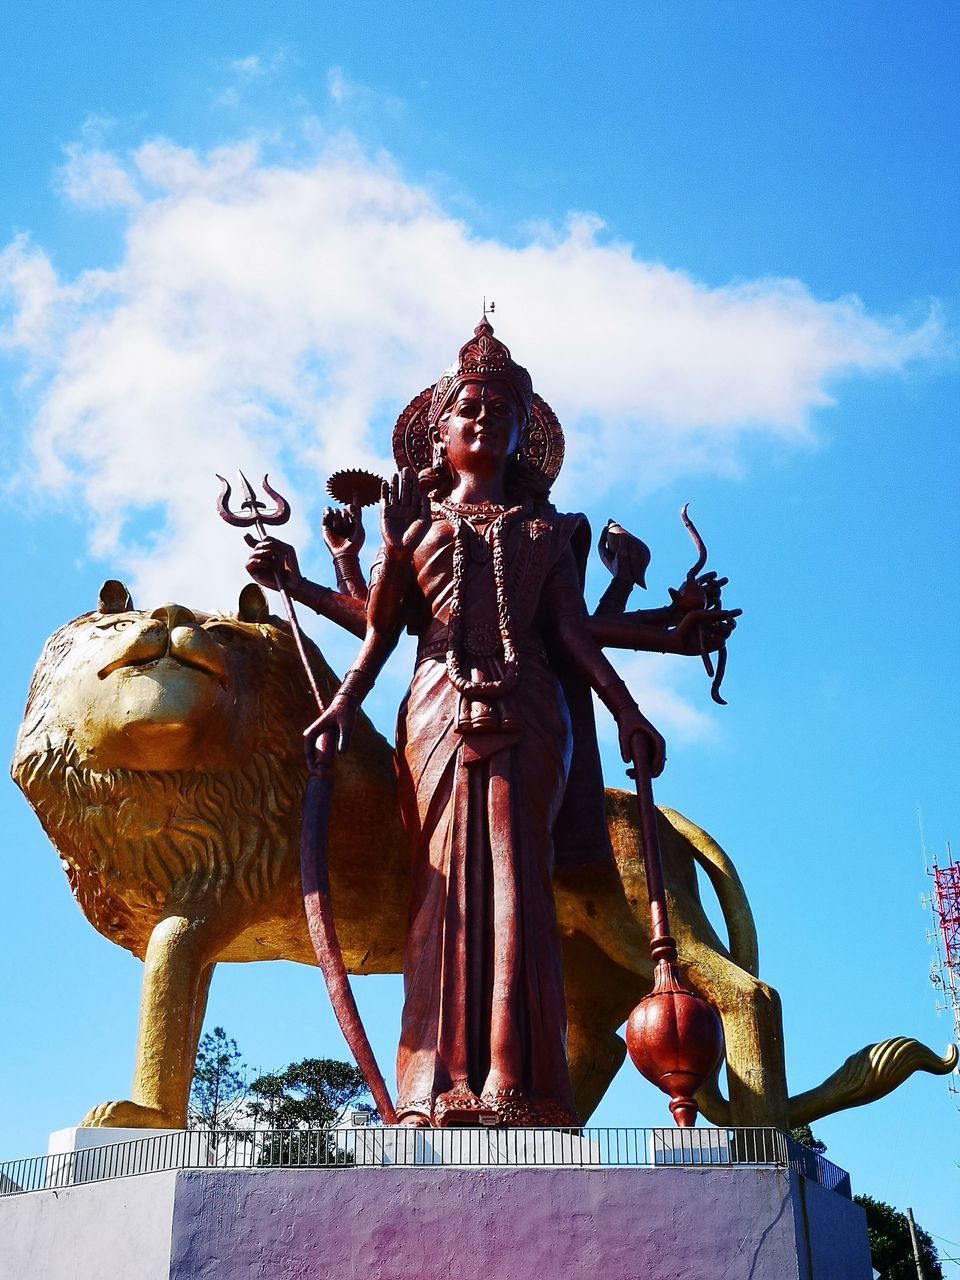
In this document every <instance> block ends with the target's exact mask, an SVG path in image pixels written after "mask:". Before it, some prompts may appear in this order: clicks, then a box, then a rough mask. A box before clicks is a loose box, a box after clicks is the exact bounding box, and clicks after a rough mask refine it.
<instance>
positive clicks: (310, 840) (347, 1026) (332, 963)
mask: <svg viewBox="0 0 960 1280" xmlns="http://www.w3.org/2000/svg"><path fill="white" fill-rule="evenodd" d="M217 479H218V480H219V481H220V483H221V485H222V488H221V490H220V495H219V497H218V498H217V512H218V513H219V515H220V518H221V520H225V521H226V522H227V524H232V525H236V526H238V527H239V528H241V529H244V528H246V529H249V528H253V529H255V530H256V532H257V534H258V535H259V537H260V539H261V540H262V539H263V538H265V537H266V536H267V529H266V527H267V525H280V524H286V522H287V521H288V520H289V519H290V503H289V502H287V500H286V498H284V497H282V496H281V495H280V494H279V493H277V491H276V490H275V489H273V488H271V487H270V484H269V482H268V479H267V477H266V476H264V477H263V490H264V492H265V493H266V494H267V496H268V497H270V498H272V499H273V501H274V504H275V505H274V510H272V511H270V510H268V509H267V504H266V503H265V502H261V501H260V500H259V498H258V497H257V495H256V494H255V493H254V491H253V487H252V486H251V484H250V481H249V480H248V479H247V477H246V476H245V475H244V474H243V472H242V471H241V472H240V483H241V485H242V487H243V501H242V502H241V504H240V511H231V510H230V495H231V488H230V484H229V481H227V480H225V479H224V478H223V476H219V475H218V476H217ZM245 541H246V542H247V543H248V545H250V546H256V545H257V539H256V538H253V537H252V536H251V535H250V534H249V533H247V534H246V535H245ZM274 585H275V586H276V590H277V592H278V593H279V596H280V599H281V600H282V601H283V608H284V612H285V613H286V615H287V621H288V622H289V624H290V631H291V633H292V635H293V639H294V643H295V644H296V646H297V652H298V653H299V655H300V661H301V662H302V664H303V670H304V672H305V673H306V677H307V681H308V683H309V685H310V690H311V692H312V693H313V697H314V700H315V702H316V704H317V710H318V712H319V713H320V714H321V715H322V714H323V711H324V702H323V698H322V696H321V694H320V689H319V687H318V685H317V680H316V676H315V675H314V674H313V668H312V667H311V665H310V659H309V658H308V657H307V650H306V646H305V644H304V638H303V632H302V631H301V629H300V623H299V622H298V621H297V615H296V611H295V610H294V607H293V601H292V600H291V599H290V595H289V593H288V592H287V591H286V589H285V588H284V587H282V586H281V585H280V579H279V575H278V576H277V577H276V578H275V580H274ZM333 755H334V742H333V736H332V734H325V735H324V736H323V737H322V738H321V739H320V741H319V742H318V743H317V747H316V750H315V751H309V750H308V752H307V785H306V789H305V791H304V794H303V816H302V818H301V821H300V883H301V888H302V890H303V906H304V911H305V913H306V917H307V931H308V933H309V934H310V941H311V943H312V944H313V950H314V954H315V955H316V957H317V964H318V965H319V966H320V971H321V973H322V974H323V980H324V982H325V983H326V987H327V994H328V995H329V997H330V1003H331V1005H332V1006H333V1012H334V1014H335V1015H336V1018H337V1022H338V1023H339V1026H340V1030H341V1031H342V1032H343V1038H344V1039H345V1040H346V1042H347V1045H348V1047H349V1049H350V1052H351V1053H352V1054H353V1057H354V1060H355V1061H356V1063H357V1066H358V1067H359V1068H360V1071H361V1073H362V1075H363V1078H364V1080H365V1081H366V1082H367V1088H368V1089H369V1090H370V1094H371V1096H372V1098H373V1100H374V1102H375V1103H376V1106H377V1110H378V1111H379V1112H380V1115H381V1117H382V1118H383V1120H384V1122H385V1123H386V1124H396V1122H397V1115H396V1112H395V1111H394V1108H393V1102H392V1101H391V1099H390V1094H389V1093H388V1091H387V1086H386V1083H385V1082H384V1079H383V1074H382V1072H381V1071H380V1068H379V1066H378V1065H377V1060H376V1058H375V1057H374V1053H373V1049H372V1048H371V1046H370V1041H369V1040H368V1039H367V1033H366V1031H365V1030H364V1027H363V1023H362V1021H361V1020H360V1011H359V1010H358V1008H357V1002H356V1000H355V999H354V995H353V991H352V990H351V987H350V980H349V978H348V977H347V969H346V965H345V964H344V962H343V952H342V951H341V950H340V943H339V941H338V939H337V931H336V928H335V926H334V922H333V907H332V904H331V901H330V877H329V873H328V868H327V829H328V826H329V822H330V804H331V798H332V795H333Z"/></svg>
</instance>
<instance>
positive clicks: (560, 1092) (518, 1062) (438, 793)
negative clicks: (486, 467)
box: [397, 503, 605, 1125]
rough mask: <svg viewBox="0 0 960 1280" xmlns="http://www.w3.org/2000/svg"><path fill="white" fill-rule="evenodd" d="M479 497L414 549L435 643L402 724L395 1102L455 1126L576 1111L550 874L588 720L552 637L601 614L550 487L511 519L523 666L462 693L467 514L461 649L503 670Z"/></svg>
mask: <svg viewBox="0 0 960 1280" xmlns="http://www.w3.org/2000/svg"><path fill="white" fill-rule="evenodd" d="M451 511H455V512H456V513H457V514H455V515H453V516H452V515H451ZM470 512H471V509H469V508H453V507H452V506H451V508H445V507H444V506H443V504H442V503H435V504H434V506H433V523H432V526H431V530H430V532H429V533H428V535H427V536H426V538H425V539H424V541H423V542H422V543H421V545H420V547H419V548H418V550H417V553H416V555H415V557H414V569H415V573H416V583H415V586H414V587H413V589H412V594H411V600H410V605H411V608H412V610H413V616H414V617H415V618H416V619H417V622H416V624H415V629H416V630H417V631H418V632H419V637H420V641H419V648H418V654H417V666H416V670H415V672H414V676H413V680H412V682H411V685H410V689H409V691H408V693H407V695H406V698H405V699H404V702H403V704H402V705H401V708H400V713H399V719H398V727H397V770H398V777H399V790H400V799H401V805H402V811H403V819H404V824H405V826H406V829H407V832H408V836H409V838H410V843H411V849H412V857H413V889H412V899H411V908H410V930H409V935H408V941H407V946H406V952H405V957H404V969H403V973H404V1007H403V1019H402V1029H401V1037H400V1046H399V1050H398V1054H397V1079H398V1094H399V1096H398V1102H397V1113H398V1116H399V1117H400V1118H401V1119H403V1118H405V1117H406V1118H408V1119H409V1120H416V1119H417V1118H418V1117H419V1118H421V1119H422V1120H425V1121H427V1122H431V1123H440V1124H443V1123H476V1122H477V1119H478V1117H480V1116H481V1115H482V1113H484V1112H486V1113H488V1114H489V1113H492V1114H493V1116H495V1117H496V1120H497V1122H498V1123H501V1124H511V1125H517V1124H520V1125H538V1124H547V1125H564V1124H576V1123H577V1115H576V1107H575V1105H574V1101H573V1093H572V1089H571V1086H570V1079H569V1074H568V1070H567V1061H566V1052H565V1036H566V1012H565V1006H564V992H563V969H562V962H561V956H560V946H559V939H558V935H557V927H556V916H555V911H554V903H553V888H552V873H553V864H554V842H553V830H554V825H555V823H556V822H557V817H558V814H559V813H560V810H561V805H562V803H563V799H564V792H565V788H566V785H567V779H568V774H569V772H570V765H571V758H572V754H573V733H572V728H571V718H570V712H569V709H568V702H567V698H566V697H565V696H564V687H563V684H562V683H561V679H560V678H558V669H559V668H558V665H557V663H556V662H555V661H551V658H550V657H549V655H548V645H549V640H550V636H551V633H552V630H553V628H552V625H551V624H552V623H553V622H554V620H555V619H556V618H558V617H560V616H561V615H562V614H563V613H569V612H575V613H582V612H585V606H584V603H583V593H582V588H581V583H580V578H579V574H578V570H577V564H576V560H575V557H574V553H573V550H572V547H571V541H572V539H573V538H574V535H575V534H576V533H577V531H578V529H579V530H581V531H582V529H583V524H584V522H583V520H582V517H579V516H563V515H559V514H558V513H557V512H556V511H554V509H553V508H552V507H551V506H549V504H546V503H540V504H537V505H536V506H534V505H533V504H527V505H526V506H525V507H523V508H521V509H519V510H518V511H516V512H515V513H514V514H513V515H512V516H511V517H508V520H507V523H506V525H505V527H504V530H503V534H502V539H503V551H504V562H505V565H506V575H505V586H506V599H507V604H508V606H509V614H510V620H511V633H512V635H513V637H514V640H515V646H516V650H517V654H518V670H519V679H518V681H517V683H516V685H515V686H514V687H513V688H512V689H509V690H508V691H506V692H504V693H503V695H502V696H500V697H497V698H494V699H492V700H490V699H488V700H482V699H479V698H473V699H471V698H470V697H467V696H462V695H461V694H460V693H458V691H457V689H456V688H455V687H454V685H453V684H452V683H451V681H450V679H449V677H448V674H447V666H446V650H447V646H448V643H449V624H450V605H451V600H452V594H453V590H454V586H453V544H454V537H455V527H454V526H455V524H456V523H457V521H458V520H459V519H462V520H465V521H466V523H467V525H468V533H467V546H468V549H469V554H468V556H467V558H466V571H465V574H464V579H463V584H462V595H461V608H462V620H463V621H462V629H461V636H462V641H461V654H460V658H461V665H462V667H463V669H464V670H465V671H468V672H469V674H470V678H473V679H482V680H487V681H489V680H495V679H497V678H498V677H500V676H502V674H503V648H502V644H501V630H500V621H499V619H498V609H497V589H496V582H495V575H494V569H493V557H492V555H491V546H490V520H489V518H487V519H484V518H482V513H478V512H476V511H474V512H473V513H472V515H471V514H470ZM464 513H466V514H464ZM590 728H591V729H592V721H591V724H590ZM593 751H594V754H595V744H594V747H593ZM588 765H589V761H588ZM580 772H581V773H582V772H583V770H582V769H581V770H580ZM596 776H597V781H598V782H599V770H597V771H596ZM593 789H594V788H593V786H592V785H591V786H590V790H591V792H592V791H593ZM591 798H592V799H596V798H595V797H591ZM598 803H602V790H601V792H600V800H599V802H598ZM604 839H605V833H604ZM601 843H602V842H601ZM603 852H604V851H603V849H601V854H600V856H603Z"/></svg>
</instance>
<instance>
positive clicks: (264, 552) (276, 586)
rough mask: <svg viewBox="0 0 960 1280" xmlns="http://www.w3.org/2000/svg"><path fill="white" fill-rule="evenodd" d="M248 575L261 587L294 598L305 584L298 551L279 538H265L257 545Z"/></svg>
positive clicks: (248, 567)
mask: <svg viewBox="0 0 960 1280" xmlns="http://www.w3.org/2000/svg"><path fill="white" fill-rule="evenodd" d="M247 573H249V575H250V577H251V578H252V579H253V580H254V582H258V583H259V584H260V586H261V587H269V588H270V590H271V591H286V592H288V593H289V594H290V595H292V596H296V594H297V591H298V590H299V589H300V586H301V584H302V583H303V574H302V573H301V572H300V564H299V562H298V560H297V553H296V551H295V550H294V549H293V547H292V546H291V545H290V544H289V542H281V541H280V539H279V538H264V539H263V540H262V541H260V542H258V543H257V545H256V546H255V547H254V549H253V553H252V554H251V556H250V559H249V560H248V561H247Z"/></svg>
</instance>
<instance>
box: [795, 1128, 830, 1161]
mask: <svg viewBox="0 0 960 1280" xmlns="http://www.w3.org/2000/svg"><path fill="white" fill-rule="evenodd" d="M790 1137H791V1138H793V1140H794V1142H799V1143H801V1144H802V1145H803V1146H805V1147H809V1148H810V1150H811V1151H819V1152H820V1153H821V1154H822V1153H823V1152H824V1151H826V1149H827V1144H826V1143H825V1142H821V1141H820V1139H819V1138H818V1137H817V1136H816V1135H815V1134H814V1132H813V1130H812V1129H811V1128H810V1126H809V1125H808V1124H798V1125H797V1127H796V1128H795V1129H791V1130H790Z"/></svg>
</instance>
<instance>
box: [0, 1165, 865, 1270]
mask: <svg viewBox="0 0 960 1280" xmlns="http://www.w3.org/2000/svg"><path fill="white" fill-rule="evenodd" d="M0 1239H2V1240H3V1242H4V1244H3V1250H2V1253H0V1276H2V1277H4V1280H7V1278H9V1280H14V1277H16V1278H17V1280H20V1278H21V1277H26V1276H43V1278H44V1280H88V1278H89V1280H195V1277H199V1276H203V1277H204V1280H253V1278H254V1277H263V1276H269V1277H270V1280H294V1277H296V1280H303V1278H304V1277H311V1278H316V1280H326V1277H336V1278H337V1280H450V1278H451V1277H455V1280H517V1277H518V1276H522V1275H528V1274H533V1275H539V1276H543V1277H548V1276H549V1277H550V1280H585V1278H586V1277H589V1278H590V1280H641V1278H642V1280H721V1278H722V1280H871V1267H870V1259H869V1251H868V1248H867V1237H866V1228H865V1223H864V1215H863V1211H862V1210H861V1209H860V1208H859V1206H858V1205H855V1204H853V1203H852V1202H851V1201H850V1200H847V1199H846V1198H845V1197H843V1196H841V1195H838V1194H837V1193H836V1192H833V1191H827V1190H825V1189H824V1188H822V1187H820V1186H817V1185H816V1184H815V1183H812V1182H809V1181H808V1180H806V1179H804V1178H802V1177H801V1176H800V1175H798V1174H797V1173H795V1172H793V1171H790V1170H786V1169H779V1168H770V1167H767V1168H758V1167H749V1168H747V1167H741V1168H737V1167H713V1168H710V1167H706V1168H704V1167H699V1168H690V1167H687V1166H685V1165H683V1164H681V1163H678V1164H675V1165H666V1166H661V1167H659V1168H653V1169H649V1168H648V1169H622V1168H619V1169H618V1168H599V1169H598V1168H592V1169H583V1168H574V1169H569V1168H556V1167H554V1168H500V1169H498V1168H493V1167H489V1166H488V1167H485V1168H435V1169H434V1168H422V1167H412V1168H403V1167H399V1166H383V1167H376V1168H375V1167H371V1166H367V1167H363V1166H360V1167H354V1168H334V1169H256V1170H250V1169H243V1170H217V1169H201V1170H180V1171H176V1170H170V1171H167V1172H163V1173H147V1174H139V1175H134V1176H131V1177H125V1178H116V1179H111V1180H109V1181H104V1182H88V1183H86V1184H85V1185H79V1186H69V1187H64V1188H62V1189H52V1188H51V1189H50V1190H46V1191H37V1192H34V1193H31V1194H26V1195H21V1196H9V1197H5V1198H3V1199H0Z"/></svg>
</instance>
